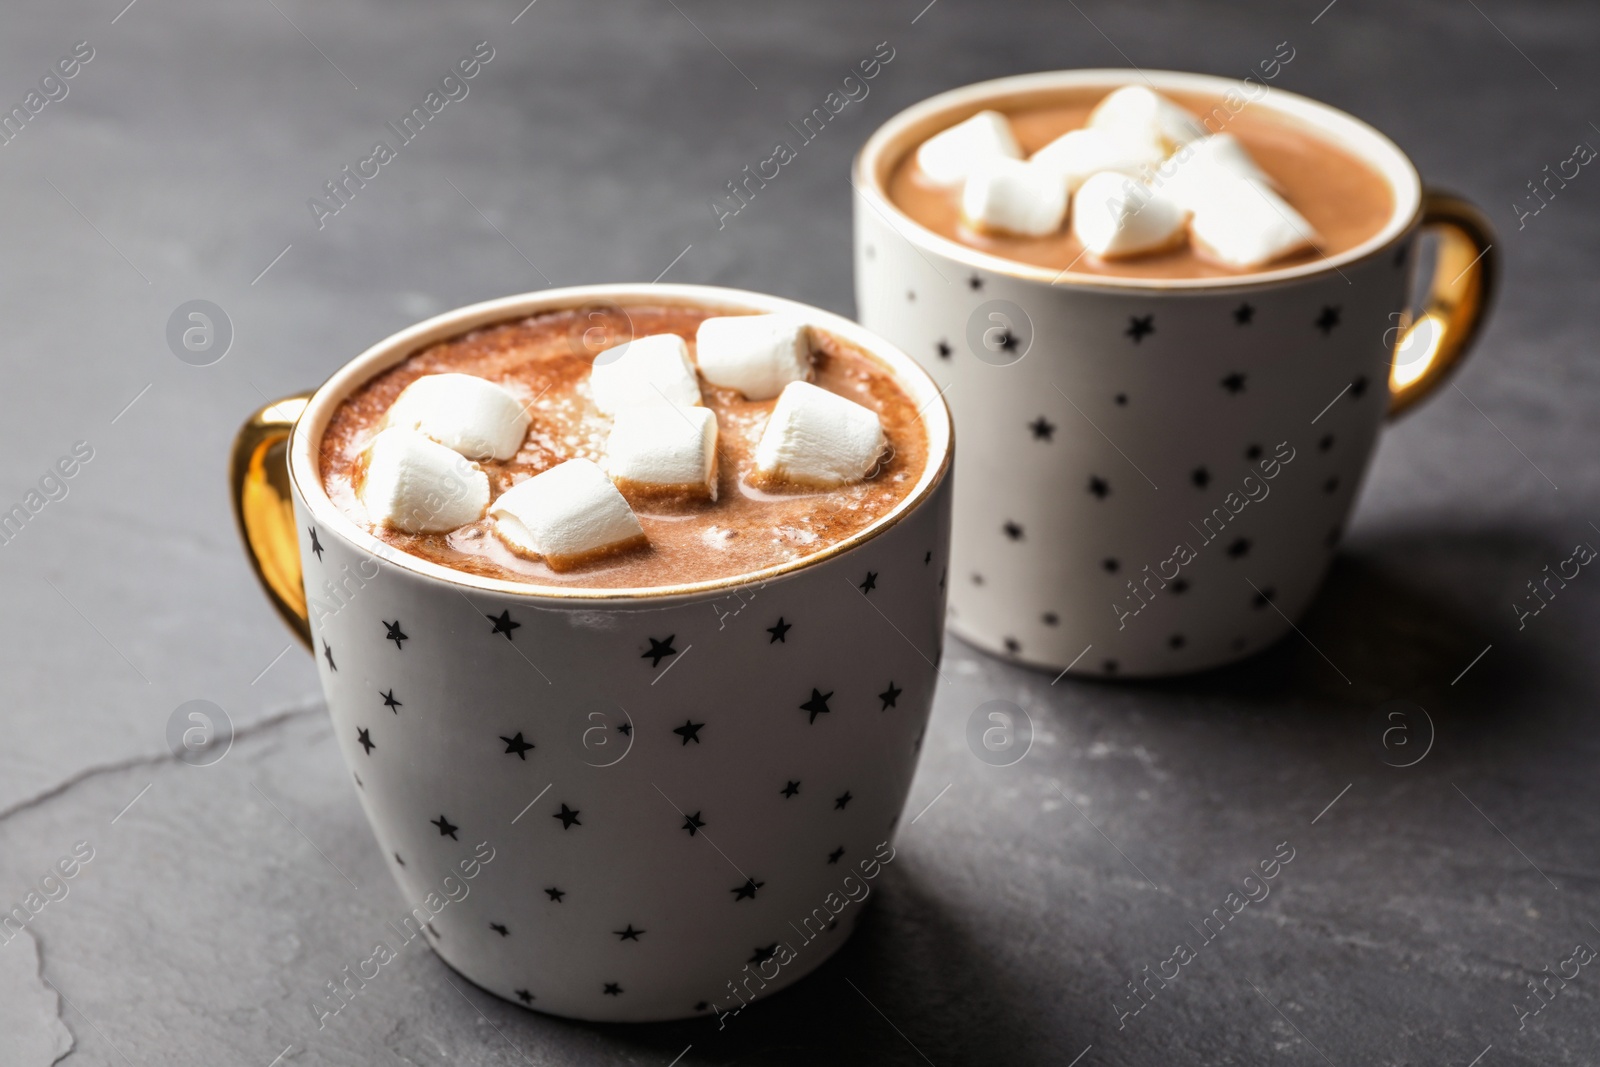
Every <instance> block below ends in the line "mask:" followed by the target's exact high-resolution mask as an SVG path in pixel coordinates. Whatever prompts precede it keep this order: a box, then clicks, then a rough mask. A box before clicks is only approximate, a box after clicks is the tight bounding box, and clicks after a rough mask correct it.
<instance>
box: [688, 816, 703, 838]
mask: <svg viewBox="0 0 1600 1067" xmlns="http://www.w3.org/2000/svg"><path fill="white" fill-rule="evenodd" d="M705 824H706V821H705V820H704V819H702V818H701V817H700V813H699V812H698V811H697V812H695V813H694V814H693V815H685V816H684V817H683V828H684V829H685V830H687V831H689V836H690V837H693V836H694V835H695V832H696V831H698V830H699V829H700V827H702V826H704V825H705Z"/></svg>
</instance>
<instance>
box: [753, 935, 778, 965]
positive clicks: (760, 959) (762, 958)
mask: <svg viewBox="0 0 1600 1067" xmlns="http://www.w3.org/2000/svg"><path fill="white" fill-rule="evenodd" d="M777 954H778V943H777V942H776V941H774V942H773V943H772V944H770V945H768V946H767V947H766V948H757V949H756V954H755V955H754V956H751V957H750V962H751V963H754V964H756V965H757V966H759V965H761V964H763V963H766V962H767V961H768V960H770V959H771V958H772V957H774V956H776V955H777Z"/></svg>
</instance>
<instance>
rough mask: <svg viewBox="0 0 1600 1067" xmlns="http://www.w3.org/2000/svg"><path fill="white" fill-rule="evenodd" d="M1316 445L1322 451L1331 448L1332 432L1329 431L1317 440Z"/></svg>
mask: <svg viewBox="0 0 1600 1067" xmlns="http://www.w3.org/2000/svg"><path fill="white" fill-rule="evenodd" d="M1317 447H1318V448H1319V449H1321V450H1322V451H1324V452H1326V451H1327V450H1328V449H1330V448H1332V447H1333V434H1331V433H1330V434H1328V435H1327V436H1326V437H1324V438H1323V439H1322V440H1320V441H1318V442H1317Z"/></svg>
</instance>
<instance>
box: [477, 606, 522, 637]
mask: <svg viewBox="0 0 1600 1067" xmlns="http://www.w3.org/2000/svg"><path fill="white" fill-rule="evenodd" d="M484 618H486V619H488V620H489V621H490V622H492V623H494V631H493V632H494V633H497V634H505V635H506V640H507V641H509V640H511V631H512V630H515V629H516V628H517V627H519V626H521V625H522V624H521V623H520V622H512V621H511V612H509V611H502V612H501V613H500V615H499V617H498V618H497V617H495V616H493V615H485V616H484Z"/></svg>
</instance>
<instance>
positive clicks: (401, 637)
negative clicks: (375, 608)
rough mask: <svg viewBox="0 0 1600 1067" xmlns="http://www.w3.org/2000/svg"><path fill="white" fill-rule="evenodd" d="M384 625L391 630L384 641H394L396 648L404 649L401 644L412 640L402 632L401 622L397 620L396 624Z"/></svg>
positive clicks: (388, 623) (386, 623) (387, 623)
mask: <svg viewBox="0 0 1600 1067" xmlns="http://www.w3.org/2000/svg"><path fill="white" fill-rule="evenodd" d="M383 625H384V626H386V627H388V629H389V632H388V633H387V634H385V635H384V639H385V640H387V641H393V642H394V647H395V648H404V647H405V645H403V644H401V642H402V641H409V640H410V638H409V637H407V636H406V635H405V634H403V633H401V632H400V620H399V619H396V620H394V622H385V623H384V624H383Z"/></svg>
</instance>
